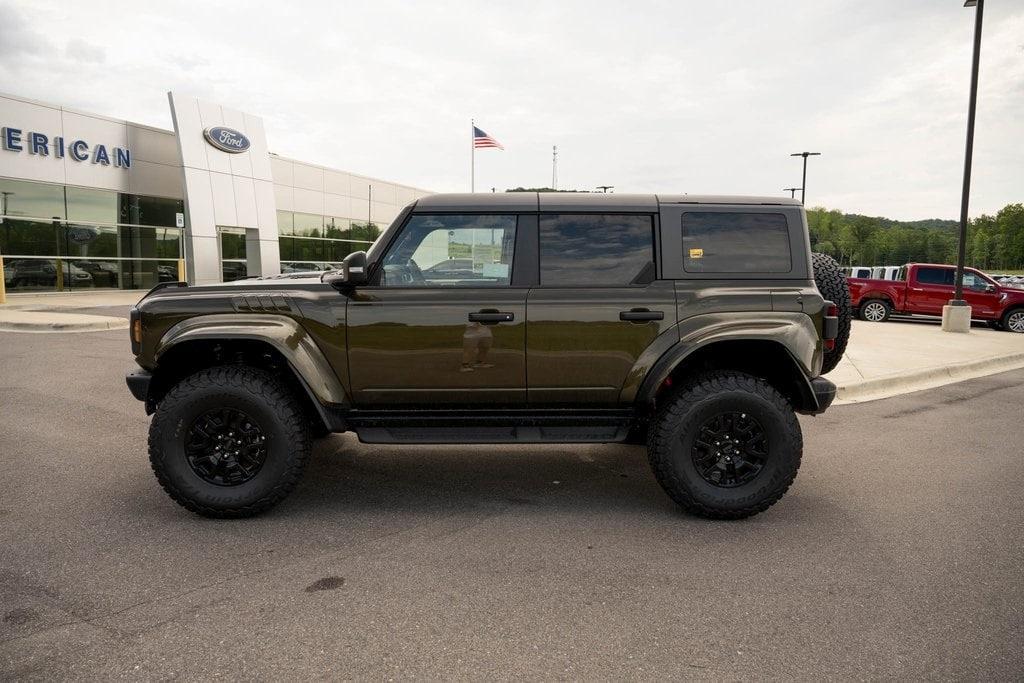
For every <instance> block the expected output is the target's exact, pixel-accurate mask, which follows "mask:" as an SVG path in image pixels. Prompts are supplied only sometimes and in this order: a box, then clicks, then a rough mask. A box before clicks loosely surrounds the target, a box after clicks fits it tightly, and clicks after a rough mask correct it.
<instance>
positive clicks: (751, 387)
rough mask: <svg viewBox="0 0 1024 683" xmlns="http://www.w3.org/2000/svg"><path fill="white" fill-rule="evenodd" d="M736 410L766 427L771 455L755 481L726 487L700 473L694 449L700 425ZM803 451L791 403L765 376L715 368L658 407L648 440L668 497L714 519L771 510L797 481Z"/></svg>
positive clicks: (658, 475) (648, 454) (659, 477)
mask: <svg viewBox="0 0 1024 683" xmlns="http://www.w3.org/2000/svg"><path fill="white" fill-rule="evenodd" d="M734 411H744V412H745V413H747V414H749V415H751V416H752V417H754V418H756V419H757V420H758V421H759V422H760V423H761V425H762V426H763V427H764V431H765V433H766V434H767V443H768V447H767V454H768V457H767V458H766V459H765V463H764V466H763V468H762V469H761V470H760V471H759V472H758V473H757V474H756V476H755V477H754V478H753V479H752V480H750V481H748V482H746V483H744V484H741V485H739V486H735V487H733V488H722V487H719V486H716V485H714V484H712V483H709V482H708V481H707V480H705V479H704V478H703V477H702V476H701V475H700V473H699V472H698V471H697V467H696V465H695V464H694V459H693V456H692V450H691V449H692V448H693V444H694V440H695V439H696V438H697V431H698V429H699V427H700V425H702V424H704V423H705V422H706V421H707V420H708V419H710V418H712V417H713V416H715V415H717V414H719V413H725V412H734ZM802 454H803V436H802V433H801V431H800V423H799V422H797V419H796V415H795V414H794V412H793V407H792V406H791V405H790V403H789V401H787V400H786V398H785V397H784V396H783V395H782V394H780V393H779V392H778V391H777V390H776V389H775V388H774V387H772V386H771V385H770V384H768V383H767V382H765V381H764V380H761V379H758V378H756V377H753V376H751V375H747V374H745V373H740V372H724V371H718V372H712V373H709V374H706V375H702V376H699V377H697V378H695V379H694V380H693V381H692V382H691V383H690V384H688V385H686V386H684V387H682V388H681V389H679V390H678V391H677V392H676V393H675V394H674V395H672V396H670V397H669V398H668V399H667V400H666V401H665V402H664V403H663V404H662V405H661V407H660V408H659V411H658V414H657V417H656V419H655V421H654V423H653V424H652V425H651V429H650V433H649V435H648V442H647V456H648V458H649V459H650V462H651V469H652V470H653V471H654V476H655V478H656V479H657V480H658V483H659V484H661V487H662V488H663V489H664V490H665V492H666V493H667V494H668V495H669V497H670V498H672V500H674V501H675V502H676V503H677V504H678V505H679V506H680V507H682V508H683V510H685V511H687V512H690V513H693V514H696V515H700V516H703V517H710V518H712V519H741V518H744V517H749V516H751V515H755V514H757V513H759V512H763V511H764V510H767V509H768V508H769V507H771V506H772V505H773V504H775V503H776V502H777V501H778V500H779V499H780V498H781V497H782V496H783V494H784V493H785V492H786V490H787V489H788V488H789V486H790V484H792V483H793V479H794V478H796V473H797V470H799V469H800V458H801V456H802Z"/></svg>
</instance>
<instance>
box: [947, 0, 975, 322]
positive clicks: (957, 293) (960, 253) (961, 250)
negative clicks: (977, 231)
mask: <svg viewBox="0 0 1024 683" xmlns="http://www.w3.org/2000/svg"><path fill="white" fill-rule="evenodd" d="M964 7H974V8H975V10H974V54H973V56H972V59H971V95H970V100H969V101H968V105H967V146H966V148H965V149H964V186H963V193H962V194H961V196H960V243H959V245H958V246H957V252H956V283H955V287H954V290H953V298H952V300H950V302H949V305H948V306H947V307H944V308H943V309H942V329H944V330H947V331H949V332H967V331H969V330H970V329H971V313H970V310H971V309H970V307H968V305H967V302H966V301H964V260H965V255H966V251H967V210H968V207H969V205H970V200H971V161H972V159H973V157H974V112H975V109H976V108H977V105H978V62H979V61H980V59H981V19H982V14H983V13H984V11H985V0H967V2H965V3H964ZM954 307H955V308H966V309H967V310H966V313H963V312H960V311H955V312H954V311H953V310H948V309H952V308H954ZM947 310H948V313H947Z"/></svg>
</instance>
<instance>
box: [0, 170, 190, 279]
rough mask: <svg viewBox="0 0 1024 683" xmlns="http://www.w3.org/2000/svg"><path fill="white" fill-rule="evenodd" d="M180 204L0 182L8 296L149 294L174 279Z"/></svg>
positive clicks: (0, 235)
mask: <svg viewBox="0 0 1024 683" xmlns="http://www.w3.org/2000/svg"><path fill="white" fill-rule="evenodd" d="M184 210H185V209H184V203H183V202H182V201H181V200H180V199H167V198H163V197H147V196H142V195H133V194H126V193H120V192H112V191H109V190H97V189H89V188H82V187H67V186H63V185H53V184H48V183H37V182H30V181H22V180H10V179H6V178H0V255H2V257H3V263H4V284H5V285H6V287H7V290H8V291H9V292H12V293H16V292H22V291H72V290H82V289H96V288H121V289H148V288H150V287H153V286H154V285H156V284H157V283H159V282H168V281H174V280H178V279H179V276H180V275H179V273H180V268H181V265H182V264H183V261H182V259H184V249H183V246H182V232H183V231H182V230H181V229H180V228H177V227H175V225H176V214H178V213H183V212H184Z"/></svg>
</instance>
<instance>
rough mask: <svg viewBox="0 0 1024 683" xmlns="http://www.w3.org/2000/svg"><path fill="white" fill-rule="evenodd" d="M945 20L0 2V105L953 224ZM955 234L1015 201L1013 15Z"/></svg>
mask: <svg viewBox="0 0 1024 683" xmlns="http://www.w3.org/2000/svg"><path fill="white" fill-rule="evenodd" d="M962 5H963V2H962V0H899V1H895V0H849V1H846V0H802V1H797V0H793V1H785V0H774V1H772V2H763V1H756V2H755V1H749V2H739V1H736V2H731V1H721V2H706V1H702V2H697V1H695V0H673V1H671V2H641V1H638V0H632V1H630V2H624V1H617V2H601V1H597V0H590V1H588V2H560V1H552V0H547V1H546V2H530V1H525V0H519V1H517V2H497V1H491V0H487V1H484V0H477V1H476V2H466V3H461V2H443V1H441V0H432V1H431V2H411V1H410V2H392V1H390V0H373V1H371V2H350V1H345V0H334V1H329V2H275V3H266V4H264V3H237V4H230V3H220V2H210V1H207V2H160V3H157V2H138V1H135V2H89V1H85V0H83V1H80V2H66V1H60V2H52V1H49V0H31V1H29V0H18V1H16V2H11V0H0V91H3V92H7V93H11V94H15V95H21V96H26V97H31V98H34V99H38V100H43V101H47V102H53V103H57V104H63V105H66V106H71V107H74V108H78V109H84V110H87V111H93V112H97V113H101V114H105V115H108V116H112V117H118V118H125V119H129V120H132V121H138V122H141V123H146V124H150V125H155V126H160V127H164V128H171V118H170V113H169V110H168V105H167V97H166V92H167V91H168V90H176V91H181V92H184V93H189V94H194V95H198V96H200V97H203V98H206V99H210V100H213V101H216V102H218V103H221V104H224V105H228V106H231V107H234V108H237V109H242V110H244V111H248V112H251V113H254V114H258V115H262V116H263V117H264V119H265V122H266V129H267V137H268V141H269V144H270V149H271V150H272V151H274V152H276V153H278V154H281V155H282V156H289V157H294V158H296V159H301V160H303V161H311V162H316V163H320V164H323V165H325V166H329V167H333V168H339V169H344V170H349V171H353V172H357V173H363V174H366V175H371V176H375V177H379V178H383V179H387V180H394V181H397V182H402V183H407V184H410V185H415V186H418V187H423V188H426V189H430V190H436V191H465V190H468V188H469V149H470V147H469V145H470V142H469V141H470V138H469V131H470V127H469V120H470V118H471V117H472V118H475V119H476V121H477V125H479V126H480V127H481V128H483V129H484V130H485V131H487V132H488V133H489V134H491V135H492V136H494V137H495V138H497V139H498V140H499V141H500V142H501V143H503V144H504V145H505V147H506V150H505V151H504V152H502V151H497V150H480V151H479V152H478V153H477V189H478V190H480V189H482V188H490V187H492V186H494V187H497V188H498V190H499V191H500V190H502V189H505V188H507V187H514V186H517V185H526V186H540V185H549V184H550V182H551V146H552V145H558V149H559V172H558V175H559V187H561V188H577V189H592V188H593V187H594V186H596V185H614V186H615V188H616V189H615V191H617V192H690V193H701V192H711V193H747V194H784V193H782V191H781V190H782V188H784V187H790V186H798V185H799V184H800V160H799V159H791V158H790V157H789V154H790V153H791V152H798V151H803V150H809V151H819V152H821V153H822V156H821V157H817V158H812V159H811V160H810V165H809V172H808V176H809V177H808V183H807V187H808V195H807V200H808V204H809V205H824V206H828V207H830V208H838V209H842V210H844V211H848V212H857V213H865V214H869V215H885V216H890V217H893V218H901V219H918V218H932V217H941V218H955V217H957V216H958V215H959V203H960V184H961V180H962V170H963V169H962V165H963V151H964V149H963V148H964V136H965V128H966V112H967V96H968V84H969V79H970V56H971V53H970V46H971V39H972V30H973V29H972V27H973V17H974V11H973V10H971V9H964V8H963V7H962ZM974 168H975V172H974V182H973V187H974V190H973V193H972V202H971V214H972V215H977V214H980V213H983V212H994V211H996V210H998V209H999V208H1000V207H1002V206H1003V205H1004V204H1007V203H1009V202H1020V201H1022V200H1024V2H1021V1H1020V0H989V1H988V3H987V6H986V9H985V31H984V36H983V49H982V58H981V77H980V90H979V104H978V123H977V136H976V143H975V157H974Z"/></svg>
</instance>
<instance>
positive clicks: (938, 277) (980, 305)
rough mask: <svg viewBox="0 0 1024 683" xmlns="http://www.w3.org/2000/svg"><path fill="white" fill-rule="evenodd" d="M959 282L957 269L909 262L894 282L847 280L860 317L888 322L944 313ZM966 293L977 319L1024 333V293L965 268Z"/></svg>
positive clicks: (964, 286) (854, 305) (948, 266)
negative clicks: (893, 317)
mask: <svg viewBox="0 0 1024 683" xmlns="http://www.w3.org/2000/svg"><path fill="white" fill-rule="evenodd" d="M955 278H956V267H955V266H950V265H941V264H935V263H908V264H907V265H905V266H903V267H902V268H901V270H900V273H899V276H898V279H897V280H895V281H890V280H877V279H864V278H849V279H848V280H847V282H848V283H849V286H850V296H851V297H852V301H853V307H854V309H855V310H856V311H857V312H858V315H859V316H860V318H861V319H862V320H867V321H869V322H883V321H885V320H888V319H889V316H890V314H892V313H903V314H912V315H942V307H943V306H945V305H946V304H947V303H949V300H950V299H952V298H953V291H954V286H953V285H954V282H955ZM963 292H964V300H965V301H967V303H968V304H970V306H971V317H972V318H974V319H976V320H984V321H987V322H988V323H989V324H990V325H991V326H992V327H996V328H1000V329H1005V330H1009V331H1010V332H1018V333H1020V332H1024V291H1022V290H1019V289H1014V288H1012V287H1006V286H1004V285H1001V284H998V283H996V282H995V281H994V280H993V279H992V278H990V277H989V276H988V275H985V274H984V273H982V272H981V271H978V270H975V269H974V268H965V269H964V281H963Z"/></svg>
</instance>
